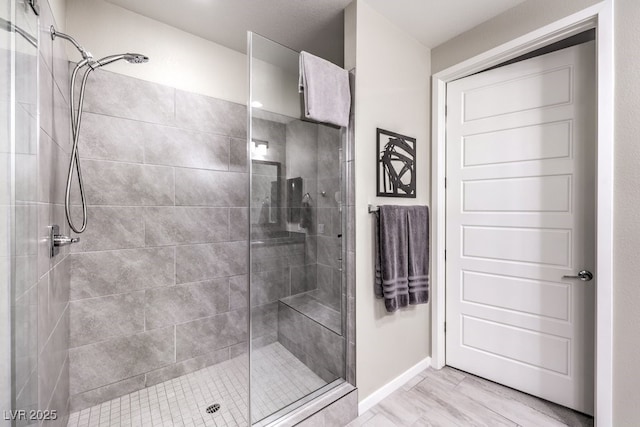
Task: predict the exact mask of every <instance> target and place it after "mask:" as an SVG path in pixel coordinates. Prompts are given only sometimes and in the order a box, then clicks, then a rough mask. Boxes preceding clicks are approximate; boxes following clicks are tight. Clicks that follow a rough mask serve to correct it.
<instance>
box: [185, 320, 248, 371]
mask: <svg viewBox="0 0 640 427" xmlns="http://www.w3.org/2000/svg"><path fill="white" fill-rule="evenodd" d="M247 334H248V331H247V310H246V309H242V310H235V311H230V312H227V313H223V314H218V315H216V316H212V317H207V318H204V319H199V320H194V321H193V322H189V323H183V324H181V325H177V326H176V357H177V360H178V361H180V360H186V359H191V358H193V357H196V356H200V355H203V354H207V353H210V352H212V351H213V350H216V349H221V348H224V347H229V346H230V345H233V344H238V343H240V342H242V341H246V339H247Z"/></svg>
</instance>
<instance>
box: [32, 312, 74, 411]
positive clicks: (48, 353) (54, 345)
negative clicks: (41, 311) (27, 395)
mask: <svg viewBox="0 0 640 427" xmlns="http://www.w3.org/2000/svg"><path fill="white" fill-rule="evenodd" d="M68 348H69V313H68V311H65V313H64V314H63V315H62V316H61V317H60V320H59V321H58V324H57V325H56V327H55V328H54V330H53V332H52V334H51V336H50V337H49V340H48V341H47V343H46V344H45V345H44V347H43V349H42V352H41V353H40V356H39V358H38V384H39V385H38V389H39V391H38V394H39V396H40V397H39V401H40V402H47V403H49V400H50V399H51V396H52V394H53V391H54V388H55V385H56V383H57V381H58V377H59V375H60V371H61V370H62V368H63V365H64V363H65V360H66V359H67V351H68ZM45 405H46V404H45Z"/></svg>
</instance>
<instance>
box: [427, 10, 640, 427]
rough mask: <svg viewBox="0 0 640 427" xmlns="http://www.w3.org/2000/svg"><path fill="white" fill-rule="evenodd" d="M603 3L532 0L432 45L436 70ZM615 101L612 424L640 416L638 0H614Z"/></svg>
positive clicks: (633, 422)
mask: <svg viewBox="0 0 640 427" xmlns="http://www.w3.org/2000/svg"><path fill="white" fill-rule="evenodd" d="M595 3H597V1H595V0H572V1H558V0H529V1H527V2H525V3H523V4H521V5H519V6H517V7H515V8H513V9H511V10H509V11H507V12H505V13H504V14H502V15H500V16H498V17H496V18H494V19H492V20H490V21H487V22H485V23H483V24H481V25H479V26H478V27H476V28H474V29H472V30H470V31H468V32H466V33H464V34H462V35H460V36H458V37H456V38H455V39H452V40H450V41H448V42H446V43H444V44H442V45H440V46H438V47H436V48H434V49H433V50H432V58H431V59H432V64H433V68H432V71H433V72H434V73H435V72H438V71H441V70H443V69H445V68H447V67H449V66H451V65H454V64H456V63H458V62H460V61H462V60H465V59H468V58H471V57H472V56H474V55H476V54H479V53H482V52H484V51H486V50H488V49H491V48H493V47H496V46H498V45H500V44H502V43H505V42H507V41H509V40H511V39H513V38H515V37H518V36H521V35H524V34H526V33H527V32H529V31H531V30H534V29H536V28H539V27H541V26H543V25H546V24H549V23H551V22H553V21H555V20H558V19H560V18H562V17H564V16H568V15H570V14H571V13H574V12H577V11H579V10H581V9H584V8H585V7H588V6H591V5H593V4H595ZM614 8H615V39H616V45H615V57H616V64H615V65H616V67H615V68H616V75H615V80H616V91H615V98H616V109H615V116H616V118H615V132H616V135H615V144H616V146H615V162H616V167H615V195H614V197H615V208H614V209H615V213H614V229H615V235H614V313H615V318H614V342H615V343H614V378H613V383H614V384H613V385H614V395H613V402H614V425H615V426H635V425H638V422H639V420H640V407H639V406H638V402H640V387H639V386H638V384H640V364H639V363H640V362H639V360H640V334H639V333H638V328H639V326H640V286H638V277H640V262H639V261H638V259H637V252H638V246H639V242H640V226H639V225H638V212H639V211H640V193H639V192H638V183H639V182H640V144H639V141H640V121H639V120H638V117H640V71H639V70H640V60H639V59H638V58H639V56H638V52H640V33H638V31H637V24H638V22H640V2H638V1H637V0H614Z"/></svg>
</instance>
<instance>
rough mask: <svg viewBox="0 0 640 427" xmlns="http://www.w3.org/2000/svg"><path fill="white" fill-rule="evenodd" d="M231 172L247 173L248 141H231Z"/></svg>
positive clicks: (232, 139) (233, 139)
mask: <svg viewBox="0 0 640 427" xmlns="http://www.w3.org/2000/svg"><path fill="white" fill-rule="evenodd" d="M229 170H230V171H231V172H248V171H247V140H246V139H240V138H230V141H229Z"/></svg>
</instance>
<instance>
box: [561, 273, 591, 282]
mask: <svg viewBox="0 0 640 427" xmlns="http://www.w3.org/2000/svg"><path fill="white" fill-rule="evenodd" d="M562 278H563V279H580V280H582V281H583V282H589V281H591V280H592V279H593V273H591V272H590V271H588V270H581V271H579V272H578V275H577V276H562Z"/></svg>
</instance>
